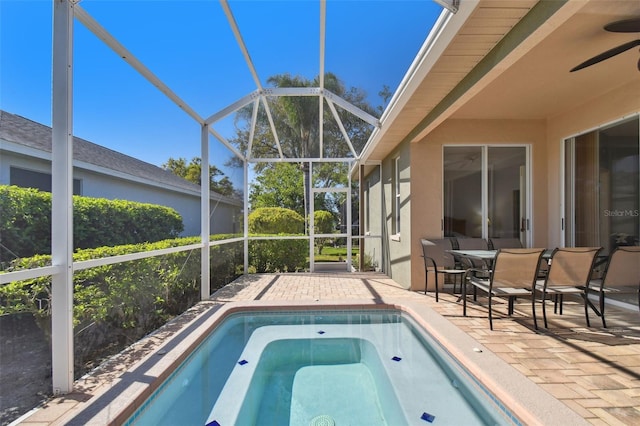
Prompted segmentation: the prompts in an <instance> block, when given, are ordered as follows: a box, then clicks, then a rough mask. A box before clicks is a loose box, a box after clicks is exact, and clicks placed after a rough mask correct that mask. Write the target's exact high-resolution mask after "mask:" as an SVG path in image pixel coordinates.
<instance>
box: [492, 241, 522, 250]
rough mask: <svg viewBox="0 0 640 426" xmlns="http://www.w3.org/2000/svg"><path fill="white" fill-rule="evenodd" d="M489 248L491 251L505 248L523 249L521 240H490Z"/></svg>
mask: <svg viewBox="0 0 640 426" xmlns="http://www.w3.org/2000/svg"><path fill="white" fill-rule="evenodd" d="M489 248H490V249H491V250H500V249H503V248H522V243H521V242H520V238H490V239H489Z"/></svg>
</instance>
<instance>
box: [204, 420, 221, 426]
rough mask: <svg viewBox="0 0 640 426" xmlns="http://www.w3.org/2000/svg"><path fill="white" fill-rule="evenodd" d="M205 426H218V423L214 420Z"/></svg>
mask: <svg viewBox="0 0 640 426" xmlns="http://www.w3.org/2000/svg"><path fill="white" fill-rule="evenodd" d="M206 426H220V423H218V422H217V421H216V420H214V421H212V422H211V423H207V424H206Z"/></svg>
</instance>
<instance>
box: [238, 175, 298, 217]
mask: <svg viewBox="0 0 640 426" xmlns="http://www.w3.org/2000/svg"><path fill="white" fill-rule="evenodd" d="M302 182H303V176H302V170H301V169H300V168H299V167H298V166H297V165H296V164H293V163H277V164H274V166H273V167H272V168H270V169H266V170H264V171H263V172H262V173H261V174H259V175H257V176H256V179H255V182H254V183H253V184H252V185H251V191H250V192H249V201H250V202H251V209H258V208H261V207H284V208H286V209H290V210H293V211H295V212H296V213H298V214H299V215H300V216H302V217H304V212H305V211H304V192H303V187H302Z"/></svg>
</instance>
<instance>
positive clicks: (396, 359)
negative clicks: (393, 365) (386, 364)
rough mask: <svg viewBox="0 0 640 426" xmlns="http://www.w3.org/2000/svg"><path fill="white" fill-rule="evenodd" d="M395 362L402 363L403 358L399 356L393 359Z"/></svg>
mask: <svg viewBox="0 0 640 426" xmlns="http://www.w3.org/2000/svg"><path fill="white" fill-rule="evenodd" d="M391 359H392V360H394V361H401V360H402V358H400V357H399V356H394V357H393V358H391Z"/></svg>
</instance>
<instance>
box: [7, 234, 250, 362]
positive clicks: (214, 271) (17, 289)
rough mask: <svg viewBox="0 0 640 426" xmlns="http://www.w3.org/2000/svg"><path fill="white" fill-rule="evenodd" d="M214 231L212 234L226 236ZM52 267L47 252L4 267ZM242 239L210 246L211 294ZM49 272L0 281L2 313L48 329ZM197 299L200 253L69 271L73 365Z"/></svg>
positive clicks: (126, 248) (229, 277)
mask: <svg viewBox="0 0 640 426" xmlns="http://www.w3.org/2000/svg"><path fill="white" fill-rule="evenodd" d="M230 237H231V236H230V235H216V236H215V237H214V238H215V239H224V238H230ZM199 241H200V239H199V237H192V238H180V239H172V240H164V241H160V242H155V243H144V244H135V245H123V246H117V247H101V248H97V249H87V250H79V251H78V252H77V253H74V261H82V260H89V259H97V258H103V257H108V256H117V255H123V254H129V253H135V252H141V251H150V250H159V249H164V248H169V247H176V246H182V245H188V244H194V243H198V242H199ZM50 264H51V256H50V255H37V256H34V257H31V258H22V259H17V260H15V261H13V262H12V264H11V266H10V268H9V269H8V270H9V271H12V270H22V269H28V268H36V267H42V266H47V265H50ZM237 265H242V243H241V242H240V243H231V244H225V245H220V246H212V247H211V267H210V271H211V289H212V291H213V290H215V289H217V288H220V287H222V286H223V285H225V284H227V283H229V282H231V281H233V280H234V279H235V278H236V277H237V276H238V271H237ZM50 298H51V277H50V276H49V277H42V278H36V279H31V280H23V281H15V282H11V283H8V284H5V285H2V286H0V315H2V314H11V313H18V312H31V313H32V314H33V315H34V316H35V318H36V320H37V321H38V323H39V324H40V326H41V328H42V329H43V330H44V331H45V333H47V334H48V333H50V327H51V312H50ZM199 300H200V251H199V250H192V251H184V252H179V253H172V254H167V255H163V256H156V257H150V258H145V259H139V260H133V261H129V262H124V263H118V264H113V265H105V266H99V267H94V268H89V269H84V270H80V271H77V272H75V274H74V312H73V314H74V315H73V317H74V329H75V330H74V331H75V340H76V341H75V345H74V346H75V351H76V370H77V371H78V373H79V374H81V373H82V372H84V371H86V370H87V369H88V368H90V367H91V365H88V364H87V363H88V362H90V361H91V360H94V359H96V358H101V357H102V356H106V355H108V354H111V353H115V352H117V351H119V350H121V349H122V348H123V347H125V346H126V345H128V344H131V343H132V342H134V341H136V340H138V339H140V338H141V337H142V336H144V335H145V334H147V333H149V332H151V331H153V330H155V329H156V328H158V327H159V326H161V325H162V324H164V323H165V322H166V321H167V320H168V319H170V318H171V317H173V316H175V315H178V314H180V313H182V312H184V311H185V310H186V309H188V308H189V307H190V306H193V305H194V304H195V303H196V302H198V301H199Z"/></svg>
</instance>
